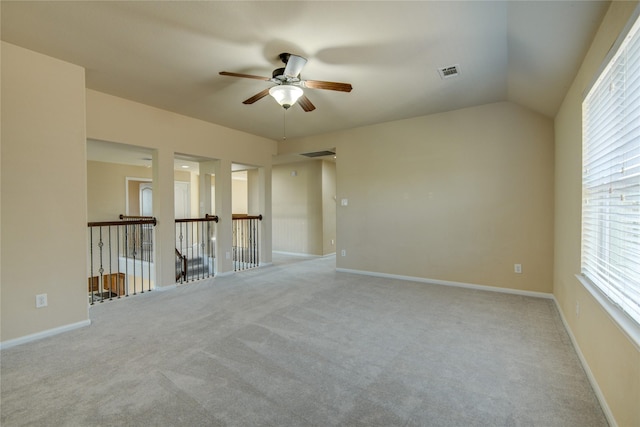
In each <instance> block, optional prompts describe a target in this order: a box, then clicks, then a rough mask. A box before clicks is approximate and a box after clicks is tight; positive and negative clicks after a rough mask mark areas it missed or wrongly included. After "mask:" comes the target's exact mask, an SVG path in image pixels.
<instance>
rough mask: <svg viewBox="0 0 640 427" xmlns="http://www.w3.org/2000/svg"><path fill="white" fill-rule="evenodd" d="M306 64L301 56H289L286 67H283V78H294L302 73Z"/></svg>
mask: <svg viewBox="0 0 640 427" xmlns="http://www.w3.org/2000/svg"><path fill="white" fill-rule="evenodd" d="M306 63H307V60H306V59H305V58H303V57H302V56H298V55H289V59H287V65H286V67H284V76H285V77H289V78H296V77H298V75H299V74H300V71H302V68H303V67H304V64H306Z"/></svg>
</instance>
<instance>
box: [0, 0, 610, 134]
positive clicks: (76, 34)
mask: <svg viewBox="0 0 640 427" xmlns="http://www.w3.org/2000/svg"><path fill="white" fill-rule="evenodd" d="M0 4H1V8H2V11H1V13H2V15H1V19H2V27H1V28H2V39H3V40H5V41H7V42H9V43H13V44H16V45H19V46H23V47H25V48H28V49H31V50H34V51H37V52H41V53H44V54H47V55H51V56H53V57H57V58H60V59H62V60H65V61H68V62H72V63H75V64H78V65H80V66H83V67H85V68H86V82H87V86H88V87H89V88H91V89H95V90H98V91H102V92H106V93H109V94H113V95H116V96H120V97H123V98H127V99H131V100H135V101H138V102H142V103H145V104H149V105H153V106H156V107H159V108H163V109H166V110H170V111H174V112H177V113H181V114H184V115H187V116H192V117H195V118H199V119H202V120H206V121H210V122H213V123H217V124H220V125H223V126H227V127H230V128H234V129H239V130H242V131H246V132H249V133H253V134H256V135H261V136H264V137H267V138H271V139H275V140H278V139H281V138H282V136H283V120H284V115H285V112H284V110H283V109H282V108H281V107H279V106H278V105H277V104H276V103H275V101H274V100H273V99H272V98H270V97H265V98H263V99H262V100H260V101H258V102H256V103H255V104H253V105H243V104H242V101H243V100H245V99H247V98H249V97H250V96H252V95H254V94H256V93H257V92H260V91H261V90H263V89H265V88H267V87H269V85H270V84H269V83H267V82H262V81H259V80H250V79H238V78H231V77H225V76H220V75H218V72H219V71H223V70H224V71H231V72H240V73H249V74H257V75H262V76H270V75H271V72H272V70H273V69H274V68H277V67H279V66H281V65H282V64H281V63H280V62H279V60H278V54H279V53H281V52H291V53H295V54H298V55H302V56H305V57H307V58H308V59H309V61H308V63H307V65H306V66H305V68H304V70H303V71H302V77H303V78H307V79H312V80H330V81H338V82H348V83H351V84H352V85H353V91H352V92H351V93H342V92H333V91H326V90H313V89H306V94H307V96H308V97H309V99H310V100H311V101H312V102H313V103H314V104H315V105H316V107H317V109H316V110H315V111H312V112H308V113H305V112H304V111H303V110H302V109H301V108H299V107H298V106H294V108H291V109H290V110H289V111H287V112H286V133H287V137H288V138H295V137H300V136H306V135H313V134H320V133H324V132H329V131H334V130H339V129H347V128H352V127H358V126H364V125H368V124H373V123H379V122H385V121H391V120H397V119H403V118H409V117H415V116H421V115H426V114H432V113H438V112H444V111H450V110H455V109H459V108H464V107H470V106H474V105H480V104H485V103H490V102H496V101H505V100H509V101H513V102H517V103H519V104H522V105H523V106H525V107H528V108H530V109H532V110H534V111H537V112H539V113H541V114H544V115H546V116H549V117H553V116H554V115H555V113H556V112H557V110H558V108H559V106H560V103H561V101H562V98H563V96H564V94H565V93H566V90H567V89H568V86H569V84H570V83H571V81H572V80H573V78H574V76H575V73H576V71H577V69H578V67H579V64H580V61H581V59H582V57H583V56H584V54H585V52H586V49H587V48H588V46H589V44H590V42H591V40H592V38H593V35H594V34H595V31H596V29H597V27H598V25H599V23H600V21H601V19H602V17H603V16H604V13H605V12H606V9H607V7H608V4H609V3H608V2H598V1H504V2H501V1H470V2H464V1H411V2H400V1H386V2H385V1H376V2H362V1H296V2H292V1H283V2H270V1H210V2H207V1H199V2H191V1H175V2H159V1H145V2H138V1H135V2H134V1H131V2H115V1H106V2H102V1H72V2H60V1H45V2H33V1H18V2H13V1H7V0H3V1H2V2H1V3H0ZM453 64H459V66H460V69H461V74H460V76H458V77H456V78H453V79H448V80H442V79H441V78H440V76H439V75H438V72H437V69H438V68H439V67H443V66H449V65H453Z"/></svg>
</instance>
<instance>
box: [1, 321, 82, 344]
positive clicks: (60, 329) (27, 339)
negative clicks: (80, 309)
mask: <svg viewBox="0 0 640 427" xmlns="http://www.w3.org/2000/svg"><path fill="white" fill-rule="evenodd" d="M89 325H91V320H90V319H87V320H83V321H82V322H77V323H71V324H69V325H64V326H59V327H57V328H53V329H47V330H46V331H42V332H37V333H35V334H31V335H25V336H23V337H20V338H15V339H12V340H7V341H3V342H1V343H0V349H2V350H5V349H7V348H11V347H15V346H17V345H20V344H25V343H28V342H31V341H37V340H40V339H42V338H47V337H52V336H54V335H58V334H61V333H64V332H69V331H73V330H74V329H79V328H84V327H85V326H89Z"/></svg>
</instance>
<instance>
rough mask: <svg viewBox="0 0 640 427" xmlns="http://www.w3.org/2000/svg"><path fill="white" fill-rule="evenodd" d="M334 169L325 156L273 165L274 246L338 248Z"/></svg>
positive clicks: (306, 250)
mask: <svg viewBox="0 0 640 427" xmlns="http://www.w3.org/2000/svg"><path fill="white" fill-rule="evenodd" d="M335 169H336V168H335V164H334V163H331V162H327V161H323V160H311V161H304V162H297V163H289V164H284V165H278V166H274V167H273V250H275V251H281V252H289V253H297V254H307V255H327V254H330V253H333V252H335V238H336V226H335V223H336V222H335V221H336V219H335V217H336V209H335V191H336V190H335V180H336V173H335ZM331 240H333V241H334V245H331Z"/></svg>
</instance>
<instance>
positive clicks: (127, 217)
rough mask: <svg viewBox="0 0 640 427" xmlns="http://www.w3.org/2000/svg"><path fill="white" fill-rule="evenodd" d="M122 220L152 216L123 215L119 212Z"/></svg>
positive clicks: (150, 217) (149, 217)
mask: <svg viewBox="0 0 640 427" xmlns="http://www.w3.org/2000/svg"><path fill="white" fill-rule="evenodd" d="M118 218H120V219H122V220H125V221H131V220H138V219H152V218H153V217H152V216H139V215H123V214H120V216H119V217H118Z"/></svg>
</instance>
